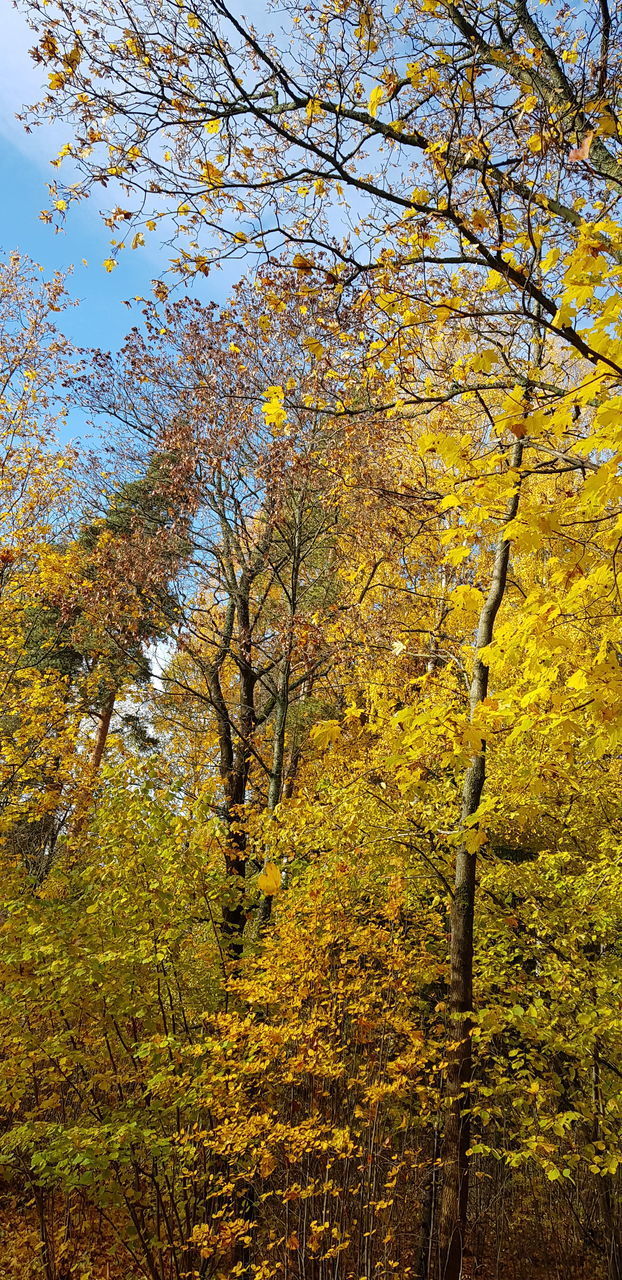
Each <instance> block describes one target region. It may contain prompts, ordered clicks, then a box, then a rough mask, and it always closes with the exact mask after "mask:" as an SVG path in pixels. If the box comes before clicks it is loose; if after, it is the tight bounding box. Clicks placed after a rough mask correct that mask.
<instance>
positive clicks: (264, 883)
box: [257, 862, 281, 1177]
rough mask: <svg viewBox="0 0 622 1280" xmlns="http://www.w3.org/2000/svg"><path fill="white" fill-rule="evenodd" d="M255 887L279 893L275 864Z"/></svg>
mask: <svg viewBox="0 0 622 1280" xmlns="http://www.w3.org/2000/svg"><path fill="white" fill-rule="evenodd" d="M257 887H258V888H259V889H261V892H262V893H264V894H265V896H266V898H273V897H274V895H275V893H278V892H279V889H280V888H281V872H280V871H279V868H278V867H277V865H276V862H266V865H265V867H264V869H263V871H262V872H261V875H258V876H257ZM266 1176H267V1175H266V1174H262V1177H266Z"/></svg>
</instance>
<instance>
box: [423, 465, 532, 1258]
mask: <svg viewBox="0 0 622 1280" xmlns="http://www.w3.org/2000/svg"><path fill="white" fill-rule="evenodd" d="M522 456H523V446H522V442H521V441H520V440H517V442H516V444H515V446H514V449H513V452H512V459H511V466H512V468H513V469H515V470H517V471H518V468H519V467H520V465H521V462H522ZM519 494H520V474H518V475H517V478H516V484H515V487H514V491H513V493H512V497H511V499H510V502H509V504H508V508H507V511H506V513H505V517H504V521H503V525H504V527H505V525H506V524H508V523H509V521H510V520H513V519H514V517H515V516H516V513H517V511H518V502H519ZM509 559H510V543H509V542H508V541H507V539H506V538H504V537H503V533H502V534H501V537H500V538H499V541H498V543H497V549H496V553H495V560H494V567H493V573H492V579H491V583H490V588H489V591H488V596H487V598H486V600H485V602H484V605H483V608H482V611H481V614H480V618H479V625H478V628H477V637H476V641H475V649H476V657H475V664H474V668H473V678H472V680H471V688H470V694H469V701H470V709H471V720H473V719H474V717H475V715H476V712H477V708H478V706H479V704H480V703H481V702H483V701H484V698H485V697H486V694H487V692H488V667H487V666H486V663H485V662H483V661H482V659H481V658H480V657H479V652H480V650H481V649H483V648H484V646H485V645H487V644H490V642H491V640H492V638H493V633H494V624H495V618H496V616H497V613H498V611H499V606H500V604H501V601H502V600H503V596H504V593H505V587H506V582H507V572H508V564H509ZM485 781H486V744H485V742H482V745H481V749H480V751H479V752H478V754H477V755H476V756H474V758H473V760H472V761H471V764H470V765H469V768H468V769H467V771H466V774H465V778H464V786H463V791H462V812H461V823H462V826H463V827H464V826H465V823H466V821H467V819H468V818H470V817H472V815H473V814H474V813H475V812H476V811H477V808H478V806H479V803H480V799H481V796H482V791H483V788H484V783H485ZM475 890H476V855H475V853H470V852H469V851H468V849H467V848H466V845H465V844H462V846H461V847H460V848H459V850H458V852H457V855H456V873H455V886H454V896H453V902H452V909H451V952H450V985H449V1002H448V1004H449V1019H450V1021H449V1032H448V1034H449V1040H450V1043H449V1047H448V1054H447V1058H448V1065H447V1099H448V1110H447V1118H446V1121H445V1131H444V1136H443V1190H442V1196H441V1204H440V1213H439V1268H438V1271H439V1277H440V1280H460V1277H461V1275H462V1262H463V1255H464V1238H465V1231H466V1226H467V1207H468V1196H469V1157H468V1154H467V1153H468V1150H469V1145H470V1140H471V1125H470V1114H469V1109H470V1098H469V1087H470V1084H471V1077H472V1069H473V1048H472V1040H471V1010H472V1007H473V919H474V913H475Z"/></svg>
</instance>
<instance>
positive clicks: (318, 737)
mask: <svg viewBox="0 0 622 1280" xmlns="http://www.w3.org/2000/svg"><path fill="white" fill-rule="evenodd" d="M340 734H341V725H340V724H339V721H338V720H320V721H319V722H318V724H316V725H314V726H313V728H312V730H311V733H310V734H309V737H310V738H311V741H312V743H313V745H314V746H316V747H319V748H320V751H324V750H326V748H327V747H331V746H332V745H333V743H334V742H336V741H337V739H338V737H339V736H340Z"/></svg>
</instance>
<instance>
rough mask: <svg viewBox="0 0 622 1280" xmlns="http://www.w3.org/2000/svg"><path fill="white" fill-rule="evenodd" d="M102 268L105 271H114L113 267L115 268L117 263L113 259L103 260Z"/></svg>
mask: <svg viewBox="0 0 622 1280" xmlns="http://www.w3.org/2000/svg"><path fill="white" fill-rule="evenodd" d="M104 266H105V268H106V271H114V269H115V267H116V266H117V263H116V262H115V260H114V258H105V259H104Z"/></svg>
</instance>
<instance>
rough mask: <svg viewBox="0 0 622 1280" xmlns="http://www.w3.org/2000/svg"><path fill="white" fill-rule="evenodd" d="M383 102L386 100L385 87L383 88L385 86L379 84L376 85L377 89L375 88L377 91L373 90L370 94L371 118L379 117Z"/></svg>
mask: <svg viewBox="0 0 622 1280" xmlns="http://www.w3.org/2000/svg"><path fill="white" fill-rule="evenodd" d="M383 100H384V86H383V85H381V84H377V85H376V88H375V89H372V91H371V93H370V95H369V114H370V116H377V115H378V107H379V106H380V104H381V102H382V101H383Z"/></svg>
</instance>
